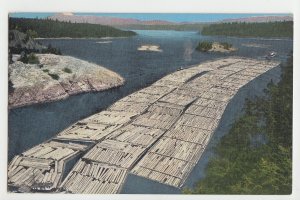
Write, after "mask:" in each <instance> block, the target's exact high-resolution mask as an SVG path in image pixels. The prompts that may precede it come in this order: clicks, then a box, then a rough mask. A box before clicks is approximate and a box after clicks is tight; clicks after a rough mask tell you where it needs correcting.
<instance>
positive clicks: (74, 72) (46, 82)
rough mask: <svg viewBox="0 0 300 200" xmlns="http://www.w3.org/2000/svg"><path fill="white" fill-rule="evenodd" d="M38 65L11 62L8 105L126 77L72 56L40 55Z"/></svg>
mask: <svg viewBox="0 0 300 200" xmlns="http://www.w3.org/2000/svg"><path fill="white" fill-rule="evenodd" d="M36 56H37V57H38V59H39V64H25V63H22V62H20V61H15V62H13V63H12V64H10V65H9V82H10V84H9V94H8V108H9V109H12V108H17V107H22V106H26V105H31V104H37V103H45V102H52V101H57V100H61V99H65V98H67V97H69V96H70V95H75V94H79V93H83V92H90V91H93V92H99V91H104V90H107V89H111V88H115V87H119V86H121V85H123V84H124V82H125V80H124V79H123V78H122V77H121V76H120V75H119V74H117V73H115V72H113V71H110V70H108V69H106V68H104V67H101V66H99V65H96V64H93V63H90V62H87V61H83V60H80V59H77V58H74V57H70V56H60V55H54V54H37V55H36Z"/></svg>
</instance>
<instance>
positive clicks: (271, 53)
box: [266, 51, 277, 60]
mask: <svg viewBox="0 0 300 200" xmlns="http://www.w3.org/2000/svg"><path fill="white" fill-rule="evenodd" d="M276 55H277V53H276V52H275V51H270V52H269V53H268V54H267V55H266V59H267V60H270V59H271V58H274V57H275V56H276Z"/></svg>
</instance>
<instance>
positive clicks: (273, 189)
mask: <svg viewBox="0 0 300 200" xmlns="http://www.w3.org/2000/svg"><path fill="white" fill-rule="evenodd" d="M7 18H8V28H7V30H6V31H7V35H8V38H7V46H6V48H7V51H8V54H7V55H8V60H7V66H5V67H7V77H8V79H7V93H8V95H7V105H6V106H7V110H8V111H7V120H8V122H7V133H6V134H7V152H5V154H6V155H7V164H6V172H5V174H6V177H7V179H6V192H7V195H8V196H9V195H14V194H15V193H23V194H41V193H43V194H44V195H47V194H49V193H51V194H63V195H64V196H66V197H68V196H70V195H71V194H97V195H98V194H100V195H101V194H173V195H174V194H181V196H186V197H188V196H190V195H191V194H194V195H195V194H196V195H199V196H201V195H207V194H210V195H220V194H221V195H225V194H226V195H228V194H231V195H237V194H238V195H249V194H254V195H291V194H292V193H294V192H295V190H294V189H295V188H293V186H292V182H293V181H294V180H293V176H292V174H293V167H292V165H293V162H294V160H293V157H292V155H293V123H292V122H293V60H294V57H295V55H294V53H293V52H294V51H293V49H294V45H293V44H294V18H295V16H294V13H293V12H273V13H270V12H265V13H264V12H256V13H253V12H251V13H247V12H243V13H236V12H231V13H230V12H229V13H228V12H216V13H212V12H211V13H204V12H202V13H201V12H199V13H189V12H186V13H182V12H180V13H179V12H174V13H164V12H155V13H147V12H144V13H143V12H140V13H136V12H132V13H131V12H126V13H125V12H103V11H102V12H100V11H99V12H84V11H80V10H78V11H75V12H69V11H67V12H50V11H49V12H36V11H34V12H33V11H31V12H29V11H18V12H17V11H15V12H13V11H10V12H9V13H8V16H7ZM3 67H4V66H3ZM18 195H21V194H18Z"/></svg>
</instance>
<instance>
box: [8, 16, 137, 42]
mask: <svg viewBox="0 0 300 200" xmlns="http://www.w3.org/2000/svg"><path fill="white" fill-rule="evenodd" d="M9 30H19V31H21V32H24V33H30V35H31V36H32V37H40V38H60V37H71V38H101V37H128V36H134V35H136V33H135V32H133V31H123V30H120V29H116V28H113V27H110V26H104V25H96V24H87V23H70V22H59V21H56V20H50V19H26V18H9Z"/></svg>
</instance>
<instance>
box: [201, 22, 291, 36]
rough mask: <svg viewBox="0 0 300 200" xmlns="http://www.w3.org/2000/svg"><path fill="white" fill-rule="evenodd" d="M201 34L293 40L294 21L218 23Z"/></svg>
mask: <svg viewBox="0 0 300 200" xmlns="http://www.w3.org/2000/svg"><path fill="white" fill-rule="evenodd" d="M201 34H202V35H205V36H235V37H266V38H281V37H284V38H293V21H283V22H259V23H245V22H232V23H217V24H210V25H209V26H204V27H203V28H202V30H201Z"/></svg>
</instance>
